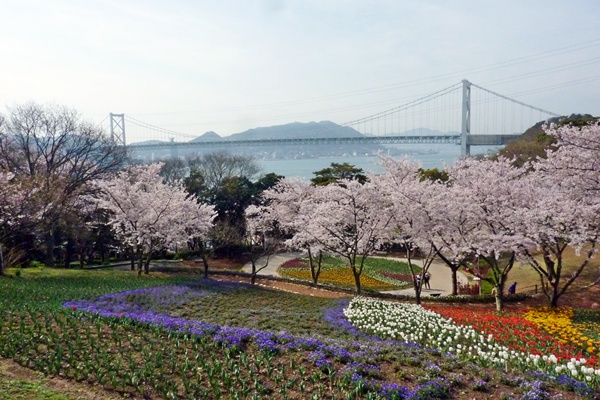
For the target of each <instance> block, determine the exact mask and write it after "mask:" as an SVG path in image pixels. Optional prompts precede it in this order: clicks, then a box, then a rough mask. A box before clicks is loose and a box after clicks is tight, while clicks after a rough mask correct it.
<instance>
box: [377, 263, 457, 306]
mask: <svg viewBox="0 0 600 400" xmlns="http://www.w3.org/2000/svg"><path fill="white" fill-rule="evenodd" d="M380 258H389V259H391V260H396V261H403V262H408V260H407V259H406V258H392V257H380ZM412 262H413V263H414V264H417V265H420V266H422V265H423V263H422V261H421V260H412ZM428 271H429V274H430V275H431V278H430V279H429V285H430V286H431V289H426V288H425V287H423V289H422V290H421V296H422V297H429V296H431V295H432V294H433V295H436V294H437V293H439V295H440V296H450V295H451V294H452V271H451V270H450V268H448V267H447V266H446V264H445V263H444V262H443V261H439V260H434V261H433V262H432V263H431V265H430V266H429V270H428ZM456 279H457V280H458V283H459V284H463V285H465V284H468V283H469V279H468V278H467V277H466V275H464V274H463V273H461V272H458V273H457V274H456ZM383 293H390V294H397V295H403V296H414V295H415V289H413V287H412V286H411V287H410V288H408V289H401V290H389V291H385V292H383Z"/></svg>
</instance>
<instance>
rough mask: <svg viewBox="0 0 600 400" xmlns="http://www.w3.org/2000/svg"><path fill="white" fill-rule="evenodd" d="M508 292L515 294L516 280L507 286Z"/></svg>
mask: <svg viewBox="0 0 600 400" xmlns="http://www.w3.org/2000/svg"><path fill="white" fill-rule="evenodd" d="M508 294H517V282H513V284H512V285H510V287H509V288H508Z"/></svg>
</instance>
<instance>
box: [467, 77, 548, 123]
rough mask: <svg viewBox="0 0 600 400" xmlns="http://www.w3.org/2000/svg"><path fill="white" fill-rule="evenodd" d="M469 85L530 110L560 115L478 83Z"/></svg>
mask: <svg viewBox="0 0 600 400" xmlns="http://www.w3.org/2000/svg"><path fill="white" fill-rule="evenodd" d="M471 86H474V87H476V88H477V89H479V90H483V91H484V92H488V93H490V94H493V95H494V96H498V97H500V98H503V99H504V100H508V101H512V102H513V103H516V104H519V105H521V106H523V107H528V108H531V109H532V110H536V111H540V112H543V113H544V114H548V115H552V116H553V117H560V114H556V113H553V112H552V111H548V110H544V109H542V108H538V107H535V106H532V105H529V104H526V103H523V102H522V101H518V100H515V99H511V98H510V97H507V96H504V95H501V94H500V93H496V92H493V91H491V90H489V89H486V88H484V87H481V86H479V85H476V84H474V83H471Z"/></svg>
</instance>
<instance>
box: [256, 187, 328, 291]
mask: <svg viewBox="0 0 600 400" xmlns="http://www.w3.org/2000/svg"><path fill="white" fill-rule="evenodd" d="M315 190H316V189H315V186H314V185H311V184H310V183H308V182H306V181H304V180H301V179H296V178H292V179H282V180H280V181H279V182H278V183H277V184H276V185H275V186H273V187H272V188H270V189H269V190H266V191H264V192H263V194H262V199H263V201H264V202H265V204H267V205H268V210H269V211H268V212H269V214H270V218H271V220H272V221H273V224H277V227H278V229H279V230H280V231H281V232H283V233H284V234H285V235H286V236H287V237H288V239H287V240H285V241H284V245H285V246H286V247H287V248H289V249H292V250H298V249H300V250H305V251H306V252H307V254H308V261H309V265H310V272H311V278H312V281H313V285H316V284H317V283H318V280H319V275H320V273H321V266H322V260H323V247H322V246H321V244H320V243H319V241H318V240H315V239H314V238H313V237H312V236H311V235H308V234H307V233H306V232H304V230H306V229H307V225H306V224H305V221H306V220H307V219H310V216H309V215H310V214H311V213H312V211H313V209H314V207H313V197H312V194H313V192H314V191H315Z"/></svg>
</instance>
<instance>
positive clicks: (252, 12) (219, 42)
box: [0, 0, 600, 141]
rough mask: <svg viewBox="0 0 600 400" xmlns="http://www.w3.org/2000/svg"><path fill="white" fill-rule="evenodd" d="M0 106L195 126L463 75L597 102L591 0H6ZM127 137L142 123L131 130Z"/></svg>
mask: <svg viewBox="0 0 600 400" xmlns="http://www.w3.org/2000/svg"><path fill="white" fill-rule="evenodd" d="M0 10H1V15H2V18H1V20H2V23H0V109H1V111H2V112H4V111H5V110H6V107H10V106H13V105H16V104H21V103H24V102H26V101H35V102H38V103H42V104H45V103H55V104H59V105H65V106H69V107H72V108H75V109H76V110H78V111H79V112H80V113H81V114H82V115H83V116H84V117H85V118H86V119H88V120H91V121H93V122H96V123H98V124H100V123H103V124H104V125H105V124H106V118H107V116H108V114H109V113H110V112H113V113H125V114H126V115H127V116H128V117H132V118H136V119H138V120H141V121H144V122H145V123H148V124H152V125H156V126H159V127H161V128H164V129H168V130H173V131H177V132H182V133H186V134H190V135H201V134H202V133H204V132H206V131H215V132H217V133H218V134H220V135H222V136H226V135H229V134H232V133H237V132H241V131H244V130H246V129H250V128H255V127H259V126H270V125H278V124H284V123H288V122H294V121H299V122H309V121H321V120H331V121H334V122H336V123H339V124H342V123H345V122H348V121H351V120H354V119H358V118H361V117H364V116H367V115H370V114H374V113H377V112H379V111H383V110H386V109H389V108H392V107H394V106H398V105H401V104H404V103H406V102H408V101H411V100H414V99H416V98H419V97H422V96H424V95H427V94H430V93H433V92H435V91H437V90H440V89H443V88H445V87H448V86H450V85H453V84H455V83H458V82H460V81H461V80H462V79H468V80H470V81H472V82H473V83H476V84H478V85H481V86H483V87H485V88H487V89H490V90H492V91H495V92H498V93H501V94H503V95H506V96H509V97H512V98H515V99H517V100H520V101H523V102H525V103H528V104H532V105H535V106H537V107H540V108H543V109H546V110H550V111H554V112H556V113H559V114H571V113H589V114H593V115H599V114H600V25H599V24H598V17H599V16H600V1H597V0H562V1H558V0H502V1H492V0H489V1H488V0H472V1H450V0H437V1H433V0H431V1H429V0H380V1H368V0H214V1H206V0H196V1H192V0H189V1H182V0H171V1H164V0H115V1H113V0H104V1H101V0H85V1H82V0H68V1H67V0H65V1H53V0H18V1H15V0H10V1H9V0H0ZM129 139H130V140H129V141H135V138H131V137H130V138H129Z"/></svg>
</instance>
